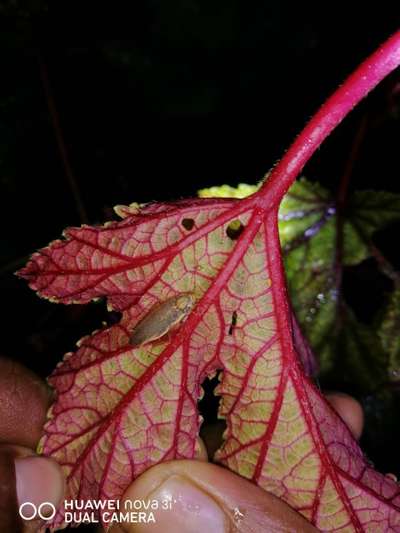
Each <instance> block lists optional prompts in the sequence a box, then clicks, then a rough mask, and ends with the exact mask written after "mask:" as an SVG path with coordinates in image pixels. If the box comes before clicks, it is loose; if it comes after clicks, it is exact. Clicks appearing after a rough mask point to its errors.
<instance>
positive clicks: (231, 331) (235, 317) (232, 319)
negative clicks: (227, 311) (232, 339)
mask: <svg viewBox="0 0 400 533" xmlns="http://www.w3.org/2000/svg"><path fill="white" fill-rule="evenodd" d="M236 324H237V312H236V311H233V313H232V318H231V325H230V326H229V332H228V333H229V335H232V333H233V330H234V329H235V327H236Z"/></svg>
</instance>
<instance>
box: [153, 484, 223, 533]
mask: <svg viewBox="0 0 400 533" xmlns="http://www.w3.org/2000/svg"><path fill="white" fill-rule="evenodd" d="M148 498H149V499H150V500H153V499H156V500H158V501H159V502H160V503H161V506H162V505H163V502H164V506H166V502H169V506H168V509H164V510H163V511H162V512H161V513H160V512H158V513H157V520H156V524H155V525H156V526H157V528H156V529H154V531H157V532H158V531H160V532H162V531H163V532H164V533H165V531H177V532H178V531H179V533H198V532H199V531H210V532H211V531H212V532H213V533H225V532H226V531H228V519H227V516H226V514H225V513H224V512H223V510H222V508H221V507H220V505H219V504H218V503H217V501H216V500H214V498H213V497H212V496H211V495H210V494H207V492H205V491H203V490H202V489H201V488H200V487H198V486H196V485H195V484H194V483H192V482H191V481H190V480H188V479H186V478H184V477H181V476H178V475H175V476H171V477H170V478H168V479H167V480H166V481H164V482H163V483H162V484H161V485H160V486H159V487H158V488H157V489H156V490H155V491H154V492H152V493H151V494H150V495H149V496H148ZM153 527H154V526H153ZM152 531H153V529H152Z"/></svg>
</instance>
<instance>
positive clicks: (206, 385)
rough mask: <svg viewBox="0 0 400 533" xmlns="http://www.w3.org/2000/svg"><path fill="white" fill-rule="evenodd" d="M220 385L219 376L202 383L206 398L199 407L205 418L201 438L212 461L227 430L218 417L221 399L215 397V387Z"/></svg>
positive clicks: (223, 422) (223, 421)
mask: <svg viewBox="0 0 400 533" xmlns="http://www.w3.org/2000/svg"><path fill="white" fill-rule="evenodd" d="M218 383H219V378H218V375H217V376H215V377H213V378H211V379H209V378H207V379H206V380H205V381H204V382H203V383H202V387H203V390H204V396H203V398H202V399H201V400H200V402H199V405H198V407H199V412H200V414H201V415H202V417H203V418H204V422H203V424H202V426H201V428H200V437H201V438H202V439H203V441H204V444H205V445H206V448H207V451H208V456H209V458H210V459H211V458H212V457H213V455H214V453H215V452H216V451H217V449H218V448H219V447H220V446H221V444H222V434H223V432H224V431H225V429H226V423H225V420H220V419H219V418H218V416H217V413H218V406H219V400H220V398H219V397H218V396H215V387H216V386H217V385H218Z"/></svg>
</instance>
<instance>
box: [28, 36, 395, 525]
mask: <svg viewBox="0 0 400 533" xmlns="http://www.w3.org/2000/svg"><path fill="white" fill-rule="evenodd" d="M399 62H400V33H398V34H396V35H395V36H394V37H393V38H392V39H391V40H389V41H388V42H387V43H385V45H384V46H383V47H382V48H381V49H380V50H379V51H378V52H376V53H375V54H374V55H373V56H371V58H370V59H369V60H368V61H367V62H366V63H365V64H363V65H362V66H361V67H360V68H359V70H358V71H357V72H356V73H355V74H353V76H352V77H351V78H349V80H348V81H347V82H346V83H345V84H344V85H343V86H342V87H341V88H340V89H339V90H338V91H337V92H336V93H335V95H334V96H333V97H332V98H331V99H330V100H328V102H327V103H326V104H325V106H324V107H323V108H322V109H321V110H320V112H319V113H318V114H317V115H316V117H315V118H314V119H313V120H312V121H311V122H310V124H309V125H308V126H307V127H306V129H305V130H304V132H303V133H302V134H301V135H300V136H299V137H298V139H297V140H296V142H295V143H294V145H293V146H292V148H291V149H290V150H289V151H288V152H287V153H286V154H285V157H284V158H283V159H282V161H281V163H280V164H279V165H278V166H277V167H276V168H275V169H274V171H273V172H272V173H271V176H270V178H269V180H268V181H267V182H265V183H264V185H263V187H262V188H261V190H260V191H259V192H258V193H257V194H255V195H253V196H251V197H249V198H247V199H245V200H240V201H237V200H212V199H211V200H187V201H183V202H175V203H169V204H152V205H149V206H146V207H143V208H142V209H139V208H138V207H137V206H131V207H123V206H119V208H118V213H119V214H120V215H121V216H122V217H123V219H122V221H120V222H112V223H108V224H106V225H105V226H103V227H88V226H83V227H81V228H70V229H68V230H66V232H65V234H64V237H65V240H62V241H55V242H53V243H52V244H50V245H49V246H48V247H47V248H44V249H43V250H41V251H39V252H38V253H36V254H34V255H33V256H32V258H31V260H30V262H29V263H28V265H27V266H26V267H25V268H24V269H22V270H21V271H20V272H19V274H20V275H21V276H22V277H24V278H25V279H27V280H28V282H29V285H30V286H31V288H33V289H35V290H36V291H38V293H39V294H40V295H41V296H43V297H46V298H49V299H51V300H54V301H57V302H62V303H72V302H75V303H76V302H78V303H86V302H88V301H90V300H92V299H94V298H99V297H106V298H107V302H108V306H109V308H110V309H114V310H118V311H121V313H122V316H121V320H120V322H119V323H118V324H116V325H114V326H112V327H109V328H106V329H103V330H100V331H97V332H94V333H93V334H92V335H90V336H88V337H85V338H83V339H81V341H80V342H79V343H78V346H79V347H78V350H77V351H76V352H75V353H70V354H67V355H66V356H65V358H64V360H63V361H62V362H61V363H60V364H59V365H58V366H57V368H56V369H55V371H54V372H53V374H52V375H51V376H50V378H49V382H50V383H51V385H52V386H53V387H54V388H55V390H56V392H57V401H56V402H55V404H54V405H53V406H52V408H51V411H50V417H49V421H48V422H47V424H46V427H45V434H44V437H43V438H42V440H41V444H40V450H41V451H42V452H43V453H44V454H46V455H50V456H52V457H54V458H55V459H56V460H57V461H58V462H59V463H60V464H61V465H62V467H63V470H64V473H65V476H66V479H67V485H66V486H67V493H66V499H83V500H87V499H103V500H105V499H116V498H119V497H120V496H122V494H123V492H124V490H125V489H126V488H127V486H128V485H129V484H130V482H131V481H132V480H133V479H135V478H136V477H137V476H138V475H140V474H141V473H142V472H144V471H145V470H146V469H147V468H149V467H150V466H152V465H153V464H156V463H158V462H161V461H165V460H169V459H180V458H191V457H193V456H194V455H195V447H196V438H197V435H198V430H199V425H200V420H199V415H198V410H197V401H198V399H199V397H200V395H201V382H202V381H203V380H204V378H205V377H206V376H208V375H212V374H213V373H214V372H215V371H216V370H222V379H221V383H220V385H219V387H218V391H217V392H218V394H219V395H221V405H220V415H221V416H223V417H225V418H226V422H227V431H226V434H225V441H224V444H223V446H222V448H221V449H220V450H219V451H218V452H217V456H216V459H217V460H219V461H220V462H222V463H223V464H225V465H227V466H228V467H229V468H230V469H232V470H234V471H235V472H238V473H239V474H241V475H243V476H244V477H246V478H249V479H251V480H253V481H254V482H255V483H257V484H258V485H260V486H261V487H263V488H265V489H267V490H269V491H271V492H273V493H274V494H276V495H278V496H279V497H281V498H282V499H284V500H285V501H287V502H288V503H289V504H290V505H291V506H292V507H293V508H295V509H297V510H298V511H299V512H301V513H302V514H303V515H304V516H306V517H307V518H308V519H309V520H310V521H311V522H312V523H313V524H315V525H316V526H317V527H318V528H320V529H322V530H325V531H358V532H360V531H400V489H399V486H398V485H397V484H396V483H395V482H394V481H392V480H391V479H388V478H386V477H384V476H383V475H381V474H379V473H377V472H376V471H374V470H373V469H372V468H371V467H370V465H369V463H368V461H367V460H366V459H365V457H364V456H363V454H362V452H361V450H360V449H359V447H358V445H357V443H356V442H355V441H354V439H353V438H352V436H351V434H350V432H349V430H348V429H347V427H346V426H345V425H344V423H343V422H342V421H341V419H340V418H339V417H338V416H337V415H336V414H335V412H334V411H333V410H332V408H331V407H330V406H329V405H328V404H327V402H326V401H325V400H324V398H323V397H322V396H321V395H320V393H319V391H318V390H317V389H316V388H315V386H314V385H313V383H312V381H311V380H310V378H309V377H307V376H306V374H305V372H304V370H303V366H302V364H301V363H300V359H299V353H298V350H299V351H300V352H303V353H301V354H300V355H302V357H303V360H304V359H307V357H311V356H310V354H308V352H307V345H306V344H305V343H302V341H301V339H300V337H299V332H298V330H297V327H296V326H294V325H293V322H292V313H291V307H290V304H289V302H288V299H287V292H286V285H285V279H284V273H283V268H282V260H281V252H280V244H279V237H278V230H277V213H278V208H279V202H280V200H281V198H282V196H283V194H284V192H285V191H286V189H287V188H288V186H289V185H290V183H291V182H292V181H293V179H295V177H296V176H297V175H298V173H299V172H300V170H301V168H302V167H303V165H304V164H305V162H306V161H307V159H308V158H309V157H310V156H311V154H312V153H313V151H315V149H316V148H317V147H318V146H319V144H320V143H321V142H322V141H323V139H324V138H325V137H326V136H327V135H328V134H329V133H330V131H331V130H332V129H333V128H334V127H335V126H336V125H337V124H338V123H339V122H340V120H341V119H342V118H343V117H344V116H345V115H346V113H347V112H348V111H349V110H350V109H351V108H352V107H353V106H354V105H355V104H356V103H357V102H358V101H359V100H360V99H361V98H362V97H363V96H364V95H365V94H366V93H367V92H368V91H369V90H370V89H371V88H372V87H373V86H375V85H376V84H377V83H378V82H379V80H380V79H382V78H383V77H384V76H385V75H386V74H387V73H388V72H390V71H391V70H393V68H395V66H396V65H397V64H398V63H399ZM239 222H240V223H239ZM182 293H191V294H192V295H193V297H194V298H195V305H194V308H193V310H192V311H191V312H190V314H188V316H187V317H184V319H183V320H182V321H181V322H180V323H179V324H171V328H170V330H169V331H168V332H167V334H166V335H164V336H162V337H160V338H158V339H155V340H152V341H151V342H148V343H144V344H142V345H140V346H135V347H133V346H132V345H131V344H130V343H129V339H130V336H131V334H132V331H134V329H135V327H136V326H137V324H138V323H140V322H141V320H142V319H143V318H144V317H146V316H148V314H149V313H152V312H153V310H154V309H157V306H159V305H160V304H161V303H163V302H168V301H174V300H171V298H173V297H175V296H177V295H179V294H182ZM158 308H159V307H158ZM234 317H235V318H234ZM166 329H169V328H168V327H167V328H166ZM307 354H308V355H307ZM62 521H63V513H62V512H60V513H59V514H58V515H57V517H56V519H55V522H54V523H53V524H52V525H53V526H54V527H57V526H60V525H61V524H62Z"/></svg>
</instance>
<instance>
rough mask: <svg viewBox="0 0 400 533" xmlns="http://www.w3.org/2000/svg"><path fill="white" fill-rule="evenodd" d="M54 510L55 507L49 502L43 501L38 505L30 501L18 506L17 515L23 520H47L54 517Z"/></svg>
mask: <svg viewBox="0 0 400 533" xmlns="http://www.w3.org/2000/svg"><path fill="white" fill-rule="evenodd" d="M56 512H57V511H56V508H55V506H54V505H53V504H52V503H51V502H43V503H41V504H40V505H39V506H37V505H35V504H34V503H32V502H24V503H23V504H21V505H20V506H19V515H20V517H21V518H23V519H24V520H34V519H35V518H41V519H42V520H46V521H47V520H51V519H52V518H54V517H55V514H56Z"/></svg>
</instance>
